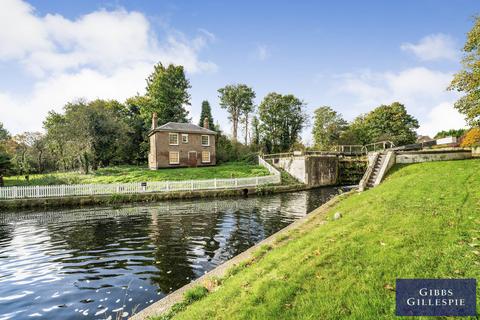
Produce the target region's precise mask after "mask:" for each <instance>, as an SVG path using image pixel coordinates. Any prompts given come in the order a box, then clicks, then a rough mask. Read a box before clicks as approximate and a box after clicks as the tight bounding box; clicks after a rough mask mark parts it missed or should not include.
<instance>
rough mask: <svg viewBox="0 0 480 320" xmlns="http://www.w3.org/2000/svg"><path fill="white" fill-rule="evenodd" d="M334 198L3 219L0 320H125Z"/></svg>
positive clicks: (211, 202) (321, 194) (180, 204)
mask: <svg viewBox="0 0 480 320" xmlns="http://www.w3.org/2000/svg"><path fill="white" fill-rule="evenodd" d="M337 192H338V189H336V188H328V189H316V190H310V191H303V192H295V193H284V194H275V195H270V196H258V197H248V198H231V199H205V200H188V201H183V200H182V201H170V202H162V203H157V204H155V205H148V206H144V205H141V206H139V205H134V206H132V205H125V206H122V207H119V208H88V209H81V210H80V209H76V210H63V211H49V212H39V211H36V212H16V213H0V320H3V319H47V318H48V319H49V320H53V319H118V318H127V317H128V316H130V315H131V314H132V313H134V312H138V311H140V310H141V309H143V308H145V307H147V306H149V305H150V304H152V303H153V302H155V301H158V300H160V299H161V298H162V297H164V296H165V295H167V294H168V293H170V292H172V291H174V290H176V289H178V288H180V287H181V286H183V285H185V284H187V283H189V282H190V281H192V280H194V279H196V278H198V277H200V276H201V275H203V274H204V273H206V272H208V271H209V270H212V269H213V268H215V267H216V266H218V265H219V264H221V263H222V262H224V261H226V260H228V259H230V258H232V257H233V256H235V255H237V254H239V253H241V252H243V251H245V250H246V249H248V248H249V247H251V246H253V245H254V244H256V243H258V242H259V241H261V240H262V239H265V238H266V237H268V236H269V235H271V234H273V233H275V232H277V231H278V230H280V229H282V228H283V227H285V226H287V225H288V224H290V223H292V222H293V221H295V220H296V219H298V218H301V217H303V216H304V215H306V214H307V213H308V212H310V211H312V210H313V209H315V208H317V207H318V206H320V205H321V204H322V203H324V202H326V201H327V200H328V199H329V198H330V197H331V196H332V195H334V194H336V193H337Z"/></svg>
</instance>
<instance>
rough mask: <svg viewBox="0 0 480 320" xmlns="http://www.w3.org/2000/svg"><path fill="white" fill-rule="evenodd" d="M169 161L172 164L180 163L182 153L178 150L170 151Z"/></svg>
mask: <svg viewBox="0 0 480 320" xmlns="http://www.w3.org/2000/svg"><path fill="white" fill-rule="evenodd" d="M168 162H169V163H170V164H180V154H179V152H178V151H170V152H169V153H168Z"/></svg>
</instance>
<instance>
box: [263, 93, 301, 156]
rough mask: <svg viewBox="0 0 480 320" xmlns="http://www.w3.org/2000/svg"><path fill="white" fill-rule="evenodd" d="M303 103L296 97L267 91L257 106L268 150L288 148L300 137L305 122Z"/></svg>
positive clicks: (279, 150) (274, 150)
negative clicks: (268, 146)
mask: <svg viewBox="0 0 480 320" xmlns="http://www.w3.org/2000/svg"><path fill="white" fill-rule="evenodd" d="M304 109H305V104H304V102H303V101H302V100H300V99H298V98H297V97H295V96H293V95H291V94H289V95H281V94H278V93H275V92H272V93H269V94H268V95H267V96H265V98H264V99H263V101H262V103H261V104H260V106H259V107H258V114H259V117H260V120H261V121H262V132H263V133H264V135H265V140H266V141H268V142H269V145H271V147H270V149H271V150H268V151H269V152H283V151H287V150H289V149H290V148H291V147H292V146H293V145H294V143H295V142H296V141H298V139H299V137H300V133H301V131H302V129H303V128H304V126H305V124H306V122H307V115H306V113H305V111H304Z"/></svg>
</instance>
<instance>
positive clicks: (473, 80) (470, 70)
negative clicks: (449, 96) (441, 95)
mask: <svg viewBox="0 0 480 320" xmlns="http://www.w3.org/2000/svg"><path fill="white" fill-rule="evenodd" d="M463 51H464V53H465V54H464V56H463V59H462V66H463V68H462V69H461V70H460V71H459V72H458V73H457V74H455V75H454V77H453V80H452V83H451V84H450V86H449V87H448V89H449V90H456V91H459V92H463V93H464V94H465V95H464V96H463V97H461V98H460V99H459V100H458V101H457V102H455V108H456V109H457V110H458V111H459V112H460V113H463V114H464V115H465V117H466V120H467V121H468V122H469V124H470V125H472V126H480V16H477V17H476V18H475V23H474V26H473V28H472V30H470V32H468V34H467V41H466V43H465V46H464V47H463Z"/></svg>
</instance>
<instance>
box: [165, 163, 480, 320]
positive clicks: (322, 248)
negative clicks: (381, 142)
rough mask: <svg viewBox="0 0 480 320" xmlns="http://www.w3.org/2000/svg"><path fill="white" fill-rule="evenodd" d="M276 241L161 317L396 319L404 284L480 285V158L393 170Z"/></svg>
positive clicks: (421, 164)
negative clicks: (400, 282) (466, 281)
mask: <svg viewBox="0 0 480 320" xmlns="http://www.w3.org/2000/svg"><path fill="white" fill-rule="evenodd" d="M336 212H340V213H341V214H342V218H340V219H339V220H335V221H334V220H333V219H332V217H333V215H334V213H336ZM278 240H279V241H278V243H277V244H275V245H274V246H273V247H272V248H270V247H269V248H264V249H262V250H260V251H259V254H258V257H256V258H255V259H252V260H250V261H248V262H246V263H243V264H241V265H240V266H238V267H236V268H235V269H233V270H231V272H230V275H229V276H227V277H225V278H223V279H221V280H219V281H218V283H220V285H218V286H214V287H213V288H208V289H210V291H211V292H210V293H208V294H207V295H205V296H204V295H202V296H201V297H199V299H198V301H196V302H192V303H191V304H188V305H187V304H184V305H182V306H181V308H178V310H177V312H176V313H174V314H173V313H171V314H170V315H169V316H168V317H161V318H158V319H165V318H173V319H345V318H351V319H391V318H395V316H394V314H395V279H397V278H477V279H478V278H480V160H461V161H445V162H430V163H420V164H414V165H408V166H396V167H395V168H394V169H393V170H392V172H391V174H389V176H388V177H387V179H386V181H385V182H384V183H382V184H381V185H380V186H378V187H377V188H374V189H371V190H368V191H366V192H363V193H361V194H355V195H353V196H350V197H348V198H347V199H345V200H343V201H340V202H339V203H338V204H337V205H335V206H334V207H333V209H331V210H329V211H328V213H327V214H325V215H315V214H314V215H313V216H312V219H310V221H308V223H305V224H304V225H302V227H301V228H300V229H296V230H295V231H294V232H291V233H290V234H289V235H288V236H283V237H282V238H281V239H278ZM477 290H478V289H477ZM479 297H480V292H478V291H477V301H479ZM477 308H478V302H477ZM425 319H427V318H425Z"/></svg>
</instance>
